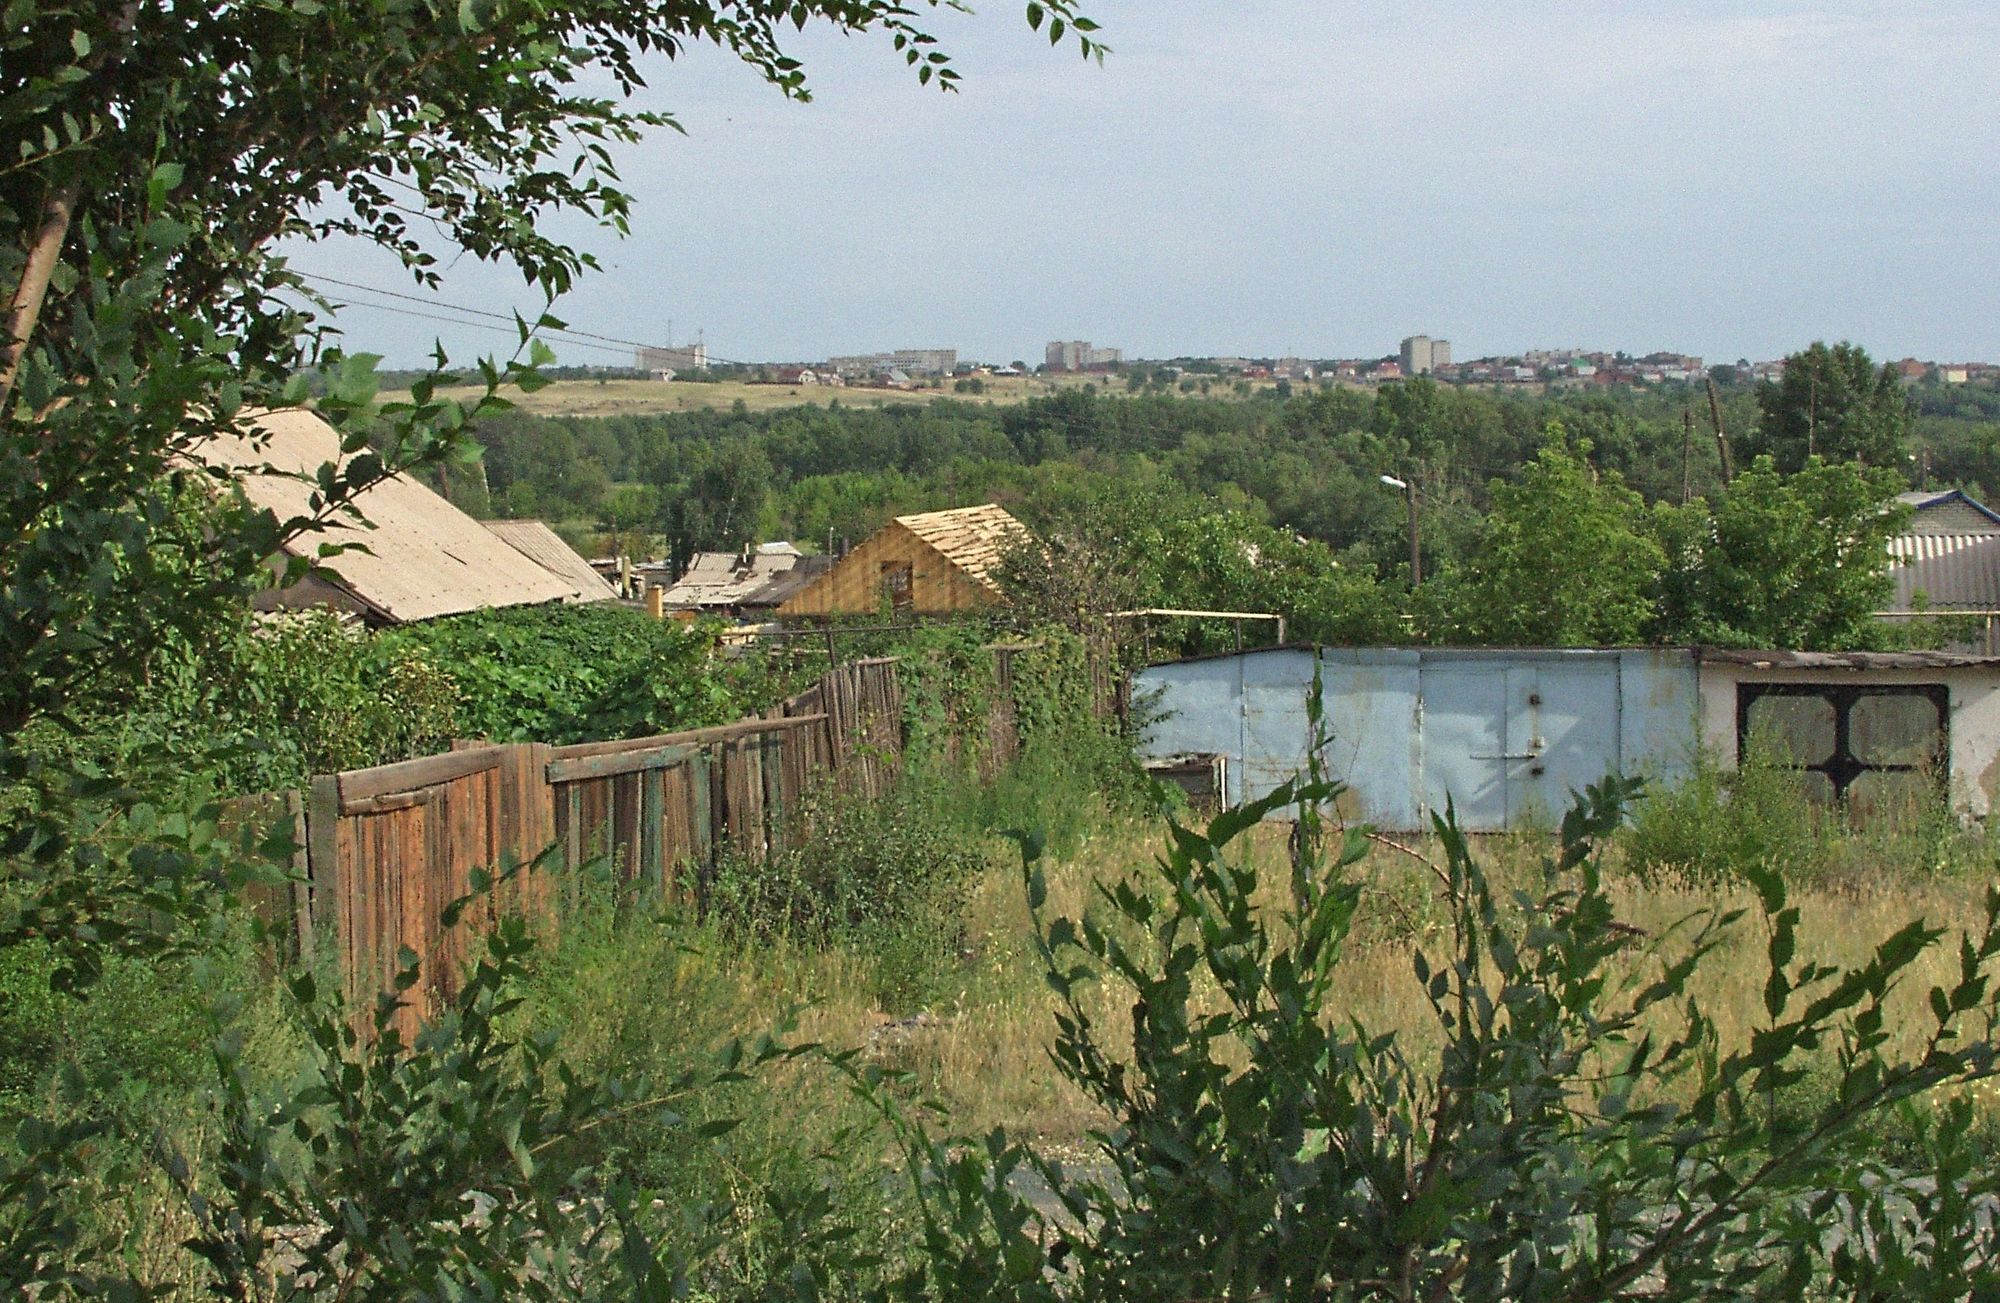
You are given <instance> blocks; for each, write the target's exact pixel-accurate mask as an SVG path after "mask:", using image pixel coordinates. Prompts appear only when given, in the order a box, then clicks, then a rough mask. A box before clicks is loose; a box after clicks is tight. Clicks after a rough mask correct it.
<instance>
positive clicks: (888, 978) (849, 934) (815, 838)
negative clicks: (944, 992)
mask: <svg viewBox="0 0 2000 1303" xmlns="http://www.w3.org/2000/svg"><path fill="white" fill-rule="evenodd" d="M795 827H796V829H797V832H798V834H799V840H798V841H797V842H796V843H795V844H793V845H791V846H789V847H787V848H786V849H785V850H784V851H782V852H780V853H778V854H776V855H773V856H772V857H771V858H770V859H769V860H768V861H766V862H764V863H761V864H760V863H754V862H751V861H749V860H747V859H744V858H742V857H729V858H726V859H725V860H724V861H723V862H722V864H721V865H720V866H719V867H718V868H717V869H716V871H715V873H714V874H713V875H712V876H711V877H710V878H709V880H708V881H707V882H706V883H705V884H702V887H701V889H700V896H701V898H702V901H703V903H704V905H705V907H706V908H707V909H708V911H709V912H710V914H711V916H712V917H713V918H714V919H715V920H716V921H717V922H718V923H719V924H720V925H721V926H723V927H724V928H725V929H726V930H728V931H729V932H731V933H732V934H734V935H736V936H739V937H744V936H747V937H779V936H781V937H786V938H789V939H791V940H794V941H799V942H802V943H804V944H807V945H814V946H825V945H838V946H841V947H844V948H846V949H849V950H851V951H853V952H854V953H855V954H857V955H860V956H862V957H864V958H866V959H868V960H869V961H871V962H872V963H873V964H874V966H875V972H876V985H877V998H878V999H879V1000H880V1001H881V1003H882V1005H883V1007H884V1008H885V1009H886V1010H888V1011H889V1012H892V1013H895V1012H902V1011H904V1010H906V1009H909V1008H913V1007H917V1006H920V1005H921V1004H922V1003H923V1002H924V1001H925V999H926V998H927V997H928V996H930V995H931V994H932V992H933V991H934V990H935V989H936V988H937V986H938V985H939V983H940V980H941V978H942V977H943V975H944V974H945V972H946V971H947V970H948V969H949V968H950V966H951V965H952V964H953V963H954V962H955V961H956V958H957V956H958V953H959V950H960V948H961V947H962V946H963V944H964V940H965V936H964V932H965V924H964V920H963V917H962V904H963V896H964V891H965V888H966V886H967V885H968V884H969V883H970V882H971V881H972V880H973V879H974V878H975V877H976V876H977V875H978V873H979V871H980V870H981V869H982V868H983V867H984V866H985V863H986V860H985V854H984V852H983V850H982V849H981V842H980V841H979V840H977V839H974V838H968V837H966V836H965V835H964V834H963V832H962V830H961V829H960V828H959V827H958V826H957V825H955V824H952V823H948V822H945V821H941V820H939V819H936V818H934V817H932V816H931V813H930V811H929V810H928V809H927V808H926V805H925V803H922V802H915V801H904V800H897V799H894V798H890V799H886V800H877V801H871V800H865V799H860V798H855V797H849V796H841V795H837V794H834V793H830V792H822V793H821V794H820V795H818V796H815V797H813V798H811V799H810V800H809V801H808V803H807V805H806V807H805V808H804V810H802V811H801V812H800V817H799V819H798V821H797V823H796V825H795Z"/></svg>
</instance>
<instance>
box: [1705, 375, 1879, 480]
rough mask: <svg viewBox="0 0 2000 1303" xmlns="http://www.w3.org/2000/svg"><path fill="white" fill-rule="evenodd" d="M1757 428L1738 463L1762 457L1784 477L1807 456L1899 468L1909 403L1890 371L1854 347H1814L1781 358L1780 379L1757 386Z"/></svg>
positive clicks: (1802, 464) (1799, 466) (1743, 449)
mask: <svg viewBox="0 0 2000 1303" xmlns="http://www.w3.org/2000/svg"><path fill="white" fill-rule="evenodd" d="M1757 407H1758V411H1759V418H1758V422H1757V429H1756V430H1755V432H1754V433H1752V434H1751V435H1750V436H1749V437H1748V438H1746V439H1745V440H1744V441H1743V448H1742V452H1743V454H1744V460H1746V461H1747V460H1750V459H1752V458H1755V457H1758V456H1762V455H1768V456H1769V457H1770V458H1771V461H1772V463H1773V465H1775V466H1776V468H1777V469H1778V470H1779V471H1782V472H1784V473H1786V474H1790V473H1791V472H1793V471H1796V470H1798V469H1800V468H1801V467H1803V466H1804V465H1805V464H1806V460H1807V459H1808V458H1810V457H1815V456H1818V457H1824V458H1826V459H1827V460H1828V461H1858V462H1862V463H1864V464H1866V465H1869V466H1893V467H1895V468H1897V469H1898V470H1901V469H1902V466H1903V462H1904V460H1905V458H1906V456H1907V453H1906V451H1905V445H1906V444H1907V443H1908V441H1909V437H1910V430H1911V414H1910V403H1909V398H1908V397H1907V396H1906V395H1905V394H1904V392H1903V386H1902V384H1901V382H1900V381H1899V380H1898V379H1897V377H1896V370H1895V368H1894V367H1892V366H1887V365H1884V366H1883V367H1881V368H1880V369H1879V370H1878V369H1877V368H1876V366H1875V364H1874V362H1872V361H1871V360H1870V359H1869V357H1868V351H1867V350H1866V349H1864V348H1862V347H1861V346H1860V345H1858V344H1847V343H1840V344H1835V345H1833V346H1832V347H1831V348H1829V347H1828V346H1827V345H1825V344H1823V343H1815V344H1813V346H1812V347H1811V348H1808V349H1806V350H1805V351H1804V352H1802V353H1793V354H1791V355H1790V356H1789V357H1787V358H1786V359H1785V370H1784V374H1783V375H1782V376H1781V377H1780V378H1779V379H1778V380H1776V381H1770V380H1766V381H1764V382H1763V383H1761V384H1759V385H1758V386H1757Z"/></svg>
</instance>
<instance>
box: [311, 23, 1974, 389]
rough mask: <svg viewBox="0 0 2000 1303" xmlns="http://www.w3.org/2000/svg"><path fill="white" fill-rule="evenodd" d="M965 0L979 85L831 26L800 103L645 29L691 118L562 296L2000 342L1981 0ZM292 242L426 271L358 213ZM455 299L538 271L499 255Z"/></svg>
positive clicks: (639, 325) (723, 333)
mask: <svg viewBox="0 0 2000 1303" xmlns="http://www.w3.org/2000/svg"><path fill="white" fill-rule="evenodd" d="M975 2H976V3H977V4H978V7H979V12H978V13H977V14H975V15H962V14H957V13H952V12H950V11H944V12H940V13H937V14H935V15H931V16H930V17H929V18H928V19H927V21H928V23H929V27H930V30H932V31H933V32H934V33H935V34H936V35H937V36H938V37H939V38H940V40H941V42H942V44H943V46H944V48H945V49H947V50H948V51H949V52H950V53H951V54H952V55H953V60H954V63H955V65H956V66H957V67H958V68H959V70H960V72H961V74H962V76H963V83H962V89H961V90H960V91H959V92H958V93H957V94H940V93H938V92H937V91H935V90H931V89H924V88H920V87H919V86H918V85H917V83H916V79H915V77H914V76H913V74H912V73H911V72H910V71H909V70H908V69H907V68H905V67H904V66H903V64H902V62H901V60H900V59H899V58H898V57H896V56H895V55H894V54H893V52H892V51H891V50H890V49H889V47H888V45H887V44H886V42H883V41H879V40H875V39H871V38H868V37H859V38H842V37H837V36H832V35H830V34H826V33H821V32H808V33H805V34H803V35H801V36H799V37H798V38H797V39H796V40H794V41H793V43H792V47H791V48H792V52H793V53H794V54H795V55H796V56H798V57H800V58H801V59H803V61H804V62H805V65H806V69H807V73H808V77H809V79H810V83H811V86H812V88H813V92H814V98H813V100H812V102H810V103H807V104H796V103H791V102H788V101H786V100H784V99H782V98H781V97H780V96H779V95H778V94H777V93H776V92H775V91H773V90H771V89H770V88H769V87H768V86H765V85H764V84H763V83H762V82H761V81H760V80H759V79H758V78H757V76H756V75H755V74H754V73H752V72H751V71H750V70H748V69H746V68H744V67H742V66H740V65H738V64H735V63H734V62H733V61H732V60H730V59H729V57H728V56H726V55H724V54H721V53H720V52H718V51H715V50H712V49H701V50H694V51H690V52H688V53H686V54H684V55H683V56H682V57H681V58H680V59H679V60H676V61H674V62H672V63H665V62H661V63H658V64H656V65H652V66H650V69H649V77H650V80H651V81H652V85H651V87H650V88H649V89H648V90H647V91H646V92H644V93H643V95H642V96H641V99H640V106H641V107H646V108H654V109H661V110H666V111H670V112H672V113H673V114H674V115H675V116H676V117H677V118H678V119H679V121H680V122H681V124H682V125H683V126H684V127H685V128H686V132H687V134H686V135H678V134H675V133H673V132H669V131H661V132H656V133H654V134H653V135H651V136H649V137H648V138H647V139H646V140H645V141H644V142H643V143H642V144H640V145H638V146H636V147H632V148H629V149H626V150H624V151H623V152H622V153H621V154H620V155H619V159H618V162H619V168H620V171H621V173H622V174H623V176H624V179H625V183H626V186H627V188H628V189H629V190H630V191H631V192H632V193H633V194H634V195H635V196H636V214H635V217H634V220H633V223H632V230H631V234H630V236H629V237H627V238H625V239H624V240H622V241H620V240H617V239H614V238H613V237H611V236H610V235H609V233H607V232H602V231H599V230H596V229H594V228H592V227H590V226H588V225H587V224H582V223H574V224H567V225H563V226H559V227H557V228H555V229H556V230H557V231H559V232H560V233H562V234H564V235H566V236H568V237H569V238H572V239H574V240H577V241H579V242H581V243H582V244H583V245H584V246H585V247H588V248H590V249H592V250H593V251H594V252H595V253H596V254H597V255H598V257H599V258H600V259H601V260H602V262H603V264H604V267H605V270H604V272H603V273H602V274H600V275H595V276H591V277H587V278H586V279H585V281H584V283H583V284H581V285H580V286H579V287H578V288H577V289H576V290H575V291H574V292H573V293H572V294H571V295H570V296H568V297H567V298H566V299H564V300H563V302H562V303H561V304H560V305H559V306H558V307H557V309H556V311H557V314H558V315H559V316H561V317H562V318H563V319H565V320H566V321H568V322H569V323H570V324H571V325H572V326H574V327H577V328H579V329H583V330H590V331H594V332H598V333H600V334H605V335H611V336H616V337H619V338H624V339H637V340H644V341H647V342H655V343H676V344H678V343H683V342H686V341H687V340H689V339H691V338H693V337H694V336H695V334H696V333H697V331H699V332H700V334H701V336H702V338H703V339H704V340H705V342H706V343H707V344H708V346H709V349H710V352H711V354H712V355H713V356H715V357H717V358H723V359H735V360H744V361H813V360H819V359H823V358H825V357H827V356H829V355H832V354H837V353H858V352H872V351H876V350H886V349H893V348H918V347H955V348H957V349H958V350H959V353H960V356H961V357H962V358H976V359H980V360H985V361H994V362H1004V361H1010V360H1014V359H1023V360H1026V361H1029V362H1031V363H1033V362H1039V361H1040V360H1041V350H1042V348H1043V346H1044V345H1045V344H1046V343H1047V342H1048V341H1049V340H1052V339H1058V338H1061V339H1087V340H1090V341H1092V342H1093V343H1095V344H1097V345H1099V346H1101V347H1102V346H1111V347H1121V348H1123V349H1124V350H1125V352H1126V355H1127V356H1128V357H1170V356H1177V355H1213V354H1224V355H1244V356H1278V355H1287V354H1292V355H1299V356H1304V357H1369V356H1381V355H1385V354H1388V353H1392V352H1394V351H1395V349H1396V346H1397V342H1398V341H1399V340H1400V339H1401V338H1402V337H1403V336H1405V335H1409V334H1413V333H1426V334H1430V335H1433V336H1440V337H1444V338H1447V339H1449V340H1451V341H1452V348H1453V353H1454V355H1455V356H1456V357H1458V358H1461V359H1463V358H1470V357H1475V356H1481V355H1487V354H1496V353H1498V354H1505V353H1518V352H1520V351H1523V350H1526V349H1530V348H1562V347H1588V348H1609V349H1621V348H1622V349H1625V350H1627V351H1630V352H1633V353H1646V352H1651V351H1653V350H1656V349H1672V350H1676V351H1684V352H1691V353H1698V354H1701V355H1702V356H1704V357H1706V358H1707V359H1709V360H1710V361H1711V362H1714V361H1723V360H1734V359H1736V358H1738V357H1748V358H1751V359H1753V360H1761V359H1765V358H1773V357H1778V356H1781V355H1782V354H1784V353H1786V352H1789V351H1791V350H1794V349H1797V348H1799V347H1802V346H1804V345H1805V344H1807V343H1810V342H1811V341H1812V340H1814V339H1819V338H1825V339H1852V340H1854V341H1855V342H1857V343H1860V344H1863V345H1865V346H1866V347H1867V348H1868V349H1869V350H1870V351H1872V352H1873V353H1875V354H1876V355H1877V356H1878V357H1902V356H1905V355H1914V356H1917V357H1920V358H1925V359H1927V360H1975V359H1992V360H2000V220H1996V219H2000V147H1996V138H1995V136H1994V130H1995V124H1996V112H2000V4H1995V3H1993V2H1992V0H1941V2H1938V3H1930V2H1928V0H1895V2H1893V3H1862V2H1859V0H1856V2H1853V3H1845V2H1822V3H1811V4H1798V3H1793V4H1778V3H1754V2H1752V3H1739V4H1709V3H1699V4H1672V3H1659V2H1657V0H1654V2H1651V3H1639V2H1636V0H1635V2H1632V3H1624V2H1618V3H1596V2H1592V0H1584V2H1578V3H1567V4H1561V5H1549V4H1527V3H1519V2H1516V0H1482V2H1479V3H1473V2H1472V0H1403V3H1399V4H1394V5H1382V4H1368V5H1363V4H1358V3H1348V2H1347V0H1234V2H1226V0H1084V5H1083V7H1084V10H1085V12H1087V13H1089V14H1090V15H1091V16H1092V17H1094V18H1095V19H1097V21H1098V22H1099V23H1100V24H1101V25H1102V27H1103V31H1102V33H1101V35H1102V36H1103V38H1104V40H1105V41H1106V43H1107V44H1108V45H1109V46H1110V47H1111V53H1110V54H1109V55H1107V56H1106V57H1105V59H1104V61H1103V64H1102V65H1101V66H1099V65H1096V64H1092V63H1088V62H1086V61H1084V60H1083V59H1081V58H1079V57H1078V55H1077V53H1076V51H1075V48H1074V47H1073V46H1070V45H1067V44H1065V45H1064V46H1063V47H1062V48H1060V49H1051V48H1050V47H1049V45H1048V43H1047V41H1046V39H1045V38H1042V37H1038V36H1036V35H1034V34H1033V33H1031V32H1030V31H1029V30H1028V28H1027V25H1026V24H1025V22H1024V21H1023V20H1022V16H1021V5H1020V4H1019V3H1018V0H975ZM289 252H290V253H291V256H292V260H293V264H294V266H296V267H297V268H298V269H300V270H302V271H305V272H308V273H314V274H319V275H324V276H335V277H339V278H341V279H344V280H351V281H354V282H358V283H361V284H366V285H371V286H378V287H382V288H389V289H396V290H399V291H409V290H410V289H411V286H410V284H409V281H408V278H407V275H406V274H405V273H403V272H401V271H400V269H399V268H397V267H396V266H395V264H394V263H393V261H391V260H388V259H385V258H384V257H383V256H382V255H380V254H379V253H377V252H376V251H374V250H371V249H368V248H365V247H362V246H359V245H356V244H345V243H331V242H329V243H325V244H319V245H304V244H298V245H294V246H293V247H292V248H291V249H290V251H289ZM437 297H438V298H439V299H440V300H442V301H444V302H448V303H461V304H469V305H472V306H476V307H479V308H482V309H485V310H489V311H502V312H505V311H509V310H512V309H516V308H518V309H521V310H522V311H524V312H527V313H528V314H529V315H532V314H533V312H534V311H535V310H536V309H538V308H539V307H540V300H539V298H538V297H535V296H533V295H532V294H530V293H528V292H527V291H525V290H524V289H523V287H522V284H521V278H520V276H519V274H518V273H516V272H514V271H512V270H510V269H505V268H497V267H492V266H489V265H484V264H480V263H478V262H476V261H475V260H473V259H472V258H470V257H464V258H460V259H458V260H456V261H454V262H452V264H451V270H450V272H449V274H448V276H447V278H446V281H445V285H444V288H443V289H442V290H441V291H439V292H438V294H437ZM364 300H369V301H378V300H373V299H372V296H368V295H364V294H360V293H355V294H351V295H349V296H348V301H349V302H351V303H353V304H355V305H356V306H352V307H350V308H348V309H347V310H345V311H343V313H342V314H341V317H340V321H341V325H342V327H343V328H344V329H345V331H346V332H347V337H348V344H349V346H350V348H355V349H367V350H369V351H373V352H377V353H381V354H383V355H384V356H385V357H386V358H387V360H388V363H389V364H391V365H399V364H414V363H416V362H418V361H419V360H420V359H421V358H422V357H423V356H424V355H426V354H428V352H429V350H430V348H431V345H432V342H433V340H441V341H442V342H443V343H444V344H445V346H446V348H447V350H448V352H450V354H451V355H452V356H453V358H454V359H464V358H468V357H470V356H472V355H475V354H478V353H485V352H490V351H493V350H495V349H496V348H497V349H501V350H505V349H507V348H508V347H509V341H508V340H507V339H505V338H503V337H501V336H499V335H497V334H491V333H487V332H485V331H481V330H476V329H471V328H462V327H459V326H454V325H446V324H443V323H439V322H434V321H427V320H421V319H414V318H411V317H407V316H401V315H395V314H391V313H388V312H385V311H382V310H379V309H377V308H373V307H362V306H359V304H361V303H362V302H363V301H364ZM399 306H401V307H404V308H412V307H414V305H412V304H408V303H401V304H399ZM557 351H558V353H559V355H560V358H561V360H562V361H563V362H565V363H573V364H587V363H597V364H610V365H622V364H626V363H628V362H629V351H625V350H619V349H616V348H612V349H609V350H608V351H598V350H588V349H581V348H578V347H577V346H575V345H574V344H564V345H561V346H560V347H559V348H558V350H557Z"/></svg>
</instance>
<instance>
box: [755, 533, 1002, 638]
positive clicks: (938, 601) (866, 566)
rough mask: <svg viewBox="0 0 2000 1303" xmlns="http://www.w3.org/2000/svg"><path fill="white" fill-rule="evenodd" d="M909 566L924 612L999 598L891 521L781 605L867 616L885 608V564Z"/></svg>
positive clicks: (802, 612)
mask: <svg viewBox="0 0 2000 1303" xmlns="http://www.w3.org/2000/svg"><path fill="white" fill-rule="evenodd" d="M897 564H908V565H909V567H910V587H911V605H910V609H911V610H912V611H914V612H915V613H916V614H918V615H946V614H949V613H951V612H954V611H970V610H975V609H977V608H979V607H982V606H986V605H989V604H991V603H992V602H993V600H994V596H993V593H992V591H991V590H990V589H988V588H986V587H985V586H984V585H981V584H977V583H974V582H973V581H972V580H971V579H969V578H967V577H966V575H965V573H964V572H963V571H961V570H960V569H959V568H958V567H957V566H955V565H953V564H952V563H951V562H950V561H948V560H947V559H945V557H944V555H943V554H942V553H940V552H939V551H938V550H937V549H936V548H934V547H932V546H931V545H930V544H928V543H926V542H924V541H923V540H922V539H920V538H918V537H917V536H916V535H915V534H913V533H911V532H910V531H909V529H907V528H906V527H904V526H903V525H900V524H897V523H896V522H895V521H890V522H889V523H888V524H887V525H884V526H883V527H882V528H881V529H878V530H876V531H875V532H874V533H873V534H870V535H869V536H868V537H867V538H866V539H865V540H863V542H862V543H861V545H860V546H859V547H857V548H855V549H854V550H853V551H852V552H849V553H848V554H847V555H846V556H844V557H842V558H841V559H840V560H839V561H837V562H835V563H834V567H833V569H831V570H829V571H827V572H826V573H825V574H823V575H821V576H820V577H819V578H818V579H817V580H816V581H814V582H813V583H812V584H810V585H809V586H807V587H805V588H803V589H801V590H799V591H798V592H796V593H794V594H792V596H791V597H790V598H788V599H787V600H786V601H785V603H784V604H783V605H782V606H780V607H779V608H778V616H779V618H780V619H785V618H789V617H792V616H814V615H867V614H871V613H873V612H875V611H879V610H881V609H882V600H883V593H882V567H883V566H885V565H897Z"/></svg>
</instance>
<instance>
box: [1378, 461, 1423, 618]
mask: <svg viewBox="0 0 2000 1303" xmlns="http://www.w3.org/2000/svg"><path fill="white" fill-rule="evenodd" d="M1375 478H1376V479H1379V480H1381V481H1382V482H1383V483H1384V484H1386V485H1388V486H1389V487H1390V488H1392V489H1395V490H1396V491H1397V492H1399V493H1401V494H1402V495H1403V496H1404V497H1406V498H1408V499H1409V500H1410V589H1411V591H1413V592H1414V591H1415V590H1416V587H1417V585H1418V584H1421V583H1423V582H1424V554H1423V548H1422V546H1421V545H1420V543H1419V540H1418V529H1417V486H1416V484H1415V483H1414V482H1411V481H1408V480H1399V479H1397V478H1396V477H1395V476H1394V475H1378V476H1376V477H1375Z"/></svg>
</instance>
